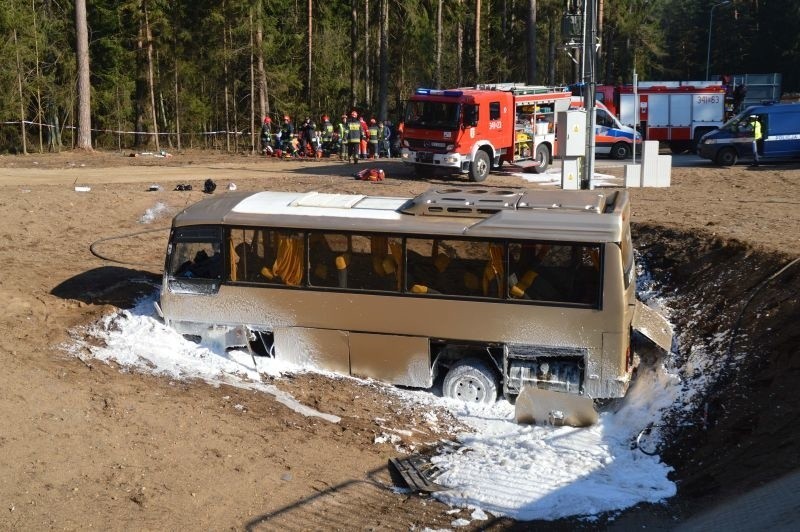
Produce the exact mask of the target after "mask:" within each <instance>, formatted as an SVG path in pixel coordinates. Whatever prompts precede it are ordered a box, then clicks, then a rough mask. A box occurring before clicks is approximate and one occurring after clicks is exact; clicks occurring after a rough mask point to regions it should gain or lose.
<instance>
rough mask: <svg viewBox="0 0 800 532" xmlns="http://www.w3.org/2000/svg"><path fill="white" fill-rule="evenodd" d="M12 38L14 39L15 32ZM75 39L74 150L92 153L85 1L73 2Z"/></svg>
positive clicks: (87, 32)
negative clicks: (76, 101)
mask: <svg viewBox="0 0 800 532" xmlns="http://www.w3.org/2000/svg"><path fill="white" fill-rule="evenodd" d="M14 36H15V38H16V32H15V33H14ZM75 37H76V41H77V42H76V44H75V51H76V54H77V57H76V59H77V67H78V89H77V90H78V143H77V145H76V148H78V149H81V150H87V151H92V110H91V85H90V84H89V31H88V28H87V24H86V0H75ZM23 131H24V130H23ZM23 142H24V135H23ZM23 146H24V144H23ZM23 149H24V148H23Z"/></svg>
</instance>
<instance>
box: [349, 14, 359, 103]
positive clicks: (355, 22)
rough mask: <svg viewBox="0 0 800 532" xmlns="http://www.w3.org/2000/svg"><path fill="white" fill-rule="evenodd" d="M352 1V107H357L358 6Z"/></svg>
mask: <svg viewBox="0 0 800 532" xmlns="http://www.w3.org/2000/svg"><path fill="white" fill-rule="evenodd" d="M357 3H358V2H357V0H350V107H355V105H356V61H357V60H358V53H357V48H358V6H357Z"/></svg>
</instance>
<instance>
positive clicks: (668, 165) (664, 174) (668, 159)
mask: <svg viewBox="0 0 800 532" xmlns="http://www.w3.org/2000/svg"><path fill="white" fill-rule="evenodd" d="M671 181H672V155H659V156H658V179H657V183H656V186H657V187H668V186H669V185H670V182H671Z"/></svg>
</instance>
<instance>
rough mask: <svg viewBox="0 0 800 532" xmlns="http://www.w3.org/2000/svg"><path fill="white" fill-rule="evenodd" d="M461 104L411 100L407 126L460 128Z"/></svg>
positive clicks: (407, 110)
mask: <svg viewBox="0 0 800 532" xmlns="http://www.w3.org/2000/svg"><path fill="white" fill-rule="evenodd" d="M460 117H461V104H459V103H455V102H453V103H450V102H431V101H410V102H408V105H407V106H406V117H405V123H406V127H428V128H434V129H458V126H459V119H460Z"/></svg>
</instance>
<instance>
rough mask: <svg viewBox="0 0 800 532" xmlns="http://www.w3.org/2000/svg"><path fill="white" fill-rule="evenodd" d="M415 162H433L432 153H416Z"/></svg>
mask: <svg viewBox="0 0 800 532" xmlns="http://www.w3.org/2000/svg"><path fill="white" fill-rule="evenodd" d="M417 162H418V163H432V162H433V154H432V153H417Z"/></svg>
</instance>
